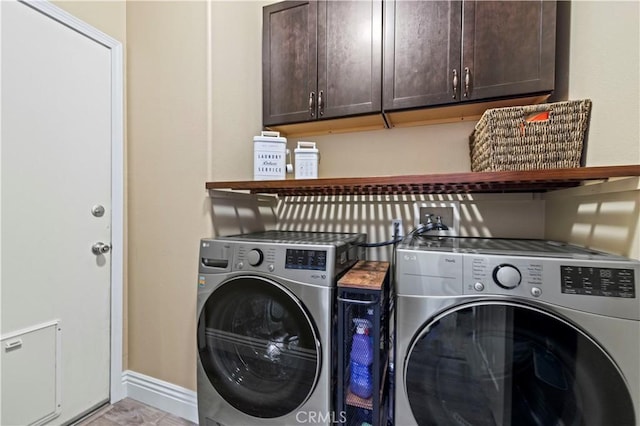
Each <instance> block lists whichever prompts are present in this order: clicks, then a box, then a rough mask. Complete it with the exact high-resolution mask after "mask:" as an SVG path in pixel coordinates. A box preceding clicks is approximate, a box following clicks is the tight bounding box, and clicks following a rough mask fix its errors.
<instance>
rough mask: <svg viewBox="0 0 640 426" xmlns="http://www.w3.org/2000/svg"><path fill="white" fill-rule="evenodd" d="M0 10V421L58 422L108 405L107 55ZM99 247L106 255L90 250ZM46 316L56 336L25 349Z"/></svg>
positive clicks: (51, 26)
mask: <svg viewBox="0 0 640 426" xmlns="http://www.w3.org/2000/svg"><path fill="white" fill-rule="evenodd" d="M0 9H1V10H0V15H1V23H2V26H1V28H2V32H1V42H2V44H1V47H2V55H1V58H2V60H1V74H0V77H1V89H2V103H1V115H2V121H1V134H2V145H1V151H0V155H1V207H2V208H1V226H2V228H1V229H2V239H1V244H0V248H1V252H0V254H1V260H2V262H1V271H2V275H1V276H2V292H1V308H2V313H1V318H0V321H1V322H0V323H1V334H2V335H3V336H10V337H11V338H10V339H8V338H6V339H5V338H3V346H2V357H3V358H2V361H3V370H5V368H7V370H6V371H0V373H1V374H2V376H3V379H2V401H0V402H2V404H1V405H2V406H3V407H2V419H0V424H11V423H12V422H21V423H46V422H47V421H48V419H52V418H53V420H52V421H51V423H55V424H59V423H63V422H66V421H69V420H70V419H73V418H76V417H78V416H80V415H82V414H83V413H86V412H88V411H90V410H91V409H92V408H95V407H96V406H99V405H101V404H103V403H105V402H107V401H108V400H109V392H110V352H111V346H110V345H111V343H110V342H111V334H110V326H111V252H110V251H107V250H109V249H110V244H111V241H112V229H111V228H112V226H111V223H112V206H111V195H112V194H111V192H112V185H111V166H112V164H111V162H112V153H111V142H112V136H113V135H112V132H113V131H114V130H113V129H114V128H113V126H112V124H113V123H112V89H113V83H112V60H113V59H112V56H111V54H112V52H111V50H110V49H109V47H107V46H105V45H104V44H101V43H100V42H97V41H96V40H95V39H92V38H90V37H88V36H87V35H86V34H83V33H82V32H80V31H77V30H75V29H72V28H71V27H70V26H68V25H65V24H63V23H61V22H60V21H59V20H56V19H52V18H51V17H50V16H48V15H47V14H46V13H43V12H41V11H40V10H38V9H37V8H34V7H32V5H29V4H25V3H21V2H15V1H1V2H0ZM101 212H102V214H101ZM96 243H103V244H104V246H102V247H103V253H100V254H94V252H93V251H92V246H93V245H94V244H96ZM55 321H58V323H57V326H56V327H57V329H58V334H59V339H58V340H57V342H56V339H54V338H53V337H51V336H49V337H48V338H47V339H48V340H47V341H44V340H43V341H41V342H36V343H35V344H33V345H30V344H29V343H30V340H29V338H27V337H29V336H31V337H30V338H31V340H37V337H33V336H37V334H34V333H32V332H31V331H33V330H35V329H39V328H41V325H42V324H50V323H52V322H54V323H55ZM21 330H22V331H30V333H26V334H24V336H25V337H24V338H21ZM42 334H43V335H44V334H45V333H42ZM43 339H44V338H43ZM46 342H52V343H46ZM52 344H53V345H57V346H56V347H55V348H54V349H53V350H49V351H43V350H42V349H41V348H42V347H44V346H47V345H49V346H50V345H52ZM34 348H40V349H38V350H37V352H38V354H42V353H51V354H54V355H50V356H47V357H45V356H42V355H40V356H34V354H33V353H32V352H33V351H36V349H34ZM51 356H54V357H56V358H59V359H55V360H51V359H46V358H50V357H51ZM30 363H31V364H40V363H42V364H43V365H31V366H30V365H29V364H30ZM8 366H11V371H9V370H8V369H9V367H8ZM43 372H44V373H43ZM50 374H52V375H53V378H54V379H55V381H54V385H51V380H49V379H50V378H45V377H43V376H47V375H50ZM10 376H13V380H9V377H10ZM4 377H6V378H7V379H6V380H5V379H4ZM16 378H17V379H16ZM45 379H46V380H45ZM41 384H43V385H41ZM22 395H24V398H23V397H22ZM7 401H12V404H11V406H9V404H5V402H7ZM15 401H18V402H19V403H18V404H15V403H14V402H15ZM52 401H53V403H54V404H55V407H54V408H55V412H54V413H51V412H50V411H51V403H52ZM16 405H17V406H16Z"/></svg>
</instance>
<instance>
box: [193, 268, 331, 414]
mask: <svg viewBox="0 0 640 426" xmlns="http://www.w3.org/2000/svg"><path fill="white" fill-rule="evenodd" d="M198 348H199V354H200V361H201V363H202V366H203V368H204V370H205V372H206V374H207V376H208V378H209V381H210V382H211V384H212V385H213V387H214V388H215V389H216V391H217V392H218V393H219V394H220V396H222V398H224V399H225V401H227V402H228V403H229V404H231V405H232V406H233V407H235V408H236V409H238V410H239V411H241V412H243V413H246V414H249V415H251V416H255V417H261V418H274V417H280V416H283V415H285V414H288V413H290V412H292V411H293V410H295V409H296V408H298V407H299V406H300V405H302V404H303V403H304V402H305V401H306V400H307V398H308V397H309V396H310V395H311V392H313V389H314V388H315V385H316V382H317V380H318V376H319V374H320V365H321V364H320V362H321V347H320V342H319V340H318V336H317V334H316V330H315V327H314V325H313V323H312V321H311V318H310V317H309V315H308V314H307V312H306V310H305V308H304V307H303V306H302V304H301V303H300V301H299V300H298V299H297V298H295V297H294V296H293V294H291V293H290V292H289V291H288V290H286V289H285V288H284V287H282V286H281V285H279V284H277V283H276V282H274V281H270V280H268V279H264V278H261V277H247V276H244V277H237V278H233V279H231V280H229V281H227V282H225V283H224V284H222V285H221V286H220V287H218V288H217V289H216V290H215V291H214V292H213V293H212V294H211V295H210V296H209V298H208V299H207V301H206V303H205V305H204V307H203V310H202V313H201V315H200V318H199V321H198Z"/></svg>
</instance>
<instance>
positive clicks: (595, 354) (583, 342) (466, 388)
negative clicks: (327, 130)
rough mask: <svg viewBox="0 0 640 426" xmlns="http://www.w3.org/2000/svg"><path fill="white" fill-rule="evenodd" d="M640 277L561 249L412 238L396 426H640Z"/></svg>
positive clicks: (406, 259)
mask: <svg viewBox="0 0 640 426" xmlns="http://www.w3.org/2000/svg"><path fill="white" fill-rule="evenodd" d="M639 275H640V262H638V261H635V260H630V259H627V258H623V257H618V256H614V255H610V254H606V253H601V252H597V251H594V250H589V249H584V248H580V247H576V246H571V245H568V244H563V243H558V242H552V241H541V240H510V239H487V238H437V237H419V236H416V237H414V238H408V239H406V240H405V241H403V242H402V243H401V244H399V246H398V249H397V265H396V286H397V287H396V290H397V300H396V303H397V304H396V315H397V323H396V350H397V353H396V368H395V372H396V373H395V374H396V380H395V385H396V390H395V401H396V410H395V416H396V425H398V426H411V425H421V426H425V425H438V426H446V425H456V426H459V425H465V426H466V425H482V426H485V425H486V426H493V425H514V426H515V425H517V426H528V425H537V426H547V425H565V426H569V425H594V426H596V425H597V426H602V425H616V426H632V425H638V424H640V406H639V404H640V402H639V401H640V383H639V382H640V302H639V299H638V297H639V295H638V284H637V280H638V276H639Z"/></svg>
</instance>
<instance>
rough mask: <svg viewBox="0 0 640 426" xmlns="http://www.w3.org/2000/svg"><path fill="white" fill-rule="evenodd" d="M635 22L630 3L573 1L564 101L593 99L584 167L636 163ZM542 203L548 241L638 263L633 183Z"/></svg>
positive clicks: (639, 221) (639, 220) (639, 147)
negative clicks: (544, 207)
mask: <svg viewBox="0 0 640 426" xmlns="http://www.w3.org/2000/svg"><path fill="white" fill-rule="evenodd" d="M639 16H640V3H638V2H637V1H634V2H595V1H578V2H574V3H572V8H571V17H572V20H571V33H570V38H571V40H570V42H571V43H570V46H571V50H570V62H569V78H568V80H569V85H568V95H569V98H570V99H580V98H591V99H592V100H593V112H592V117H591V125H590V129H589V141H588V149H587V165H589V166H605V165H620V164H640V120H639V119H638V117H640V88H639V87H640V86H639V84H640V83H639V82H640V47H639V42H640V29H639V27H638V17H639ZM621 70H624V71H622V74H620V71H621ZM621 75H622V77H621ZM545 199H546V202H545V205H546V229H545V233H546V236H547V238H552V239H558V240H562V241H569V242H573V243H575V244H579V245H584V246H588V247H592V248H596V249H601V250H605V251H609V252H613V253H617V254H622V255H625V256H630V257H633V258H636V259H640V249H639V245H640V236H639V235H640V186H638V180H637V179H632V180H630V181H629V182H626V183H625V184H616V185H611V184H609V185H600V186H596V187H594V188H587V189H579V190H575V189H574V190H566V191H559V192H557V193H555V194H549V195H548V196H546V197H545Z"/></svg>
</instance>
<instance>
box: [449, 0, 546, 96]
mask: <svg viewBox="0 0 640 426" xmlns="http://www.w3.org/2000/svg"><path fill="white" fill-rule="evenodd" d="M555 34H556V3H555V2H554V1H547V0H539V1H482V0H481V1H465V2H464V45H463V59H462V68H463V72H465V71H466V70H467V69H468V70H469V89H468V90H467V96H466V97H465V96H464V87H463V92H462V93H463V100H464V99H485V98H494V97H501V96H511V95H523V94H530V93H536V92H549V91H551V90H553V88H554V82H555V46H556V38H555ZM464 80H465V76H463V86H464Z"/></svg>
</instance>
